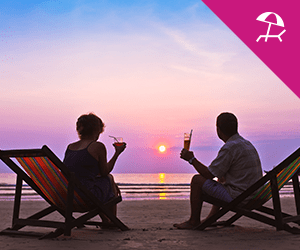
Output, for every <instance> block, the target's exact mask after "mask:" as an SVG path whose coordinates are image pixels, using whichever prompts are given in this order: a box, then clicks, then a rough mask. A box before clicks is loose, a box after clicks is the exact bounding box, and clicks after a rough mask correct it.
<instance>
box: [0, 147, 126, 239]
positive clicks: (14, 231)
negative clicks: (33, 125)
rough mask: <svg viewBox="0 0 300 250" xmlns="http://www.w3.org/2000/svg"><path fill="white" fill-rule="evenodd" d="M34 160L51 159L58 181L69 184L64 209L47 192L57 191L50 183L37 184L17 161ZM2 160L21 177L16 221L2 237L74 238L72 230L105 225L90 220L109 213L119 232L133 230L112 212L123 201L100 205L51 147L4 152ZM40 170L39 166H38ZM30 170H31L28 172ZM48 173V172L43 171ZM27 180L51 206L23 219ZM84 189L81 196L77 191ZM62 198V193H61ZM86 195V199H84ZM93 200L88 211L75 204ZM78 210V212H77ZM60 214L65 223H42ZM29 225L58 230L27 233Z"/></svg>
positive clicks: (16, 205) (14, 210)
mask: <svg viewBox="0 0 300 250" xmlns="http://www.w3.org/2000/svg"><path fill="white" fill-rule="evenodd" d="M14 158H15V159H27V160H28V159H31V160H34V161H36V160H37V159H38V160H39V158H43V159H46V160H48V161H49V162H50V163H51V166H52V167H53V168H54V169H52V170H54V171H56V172H55V173H56V174H57V175H58V176H55V177H54V178H58V177H59V178H63V179H64V180H65V181H66V183H65V184H66V188H65V190H64V192H65V193H64V194H62V196H63V197H64V198H65V199H66V200H64V204H65V205H64V206H62V205H61V204H59V203H57V202H55V197H54V199H52V198H53V197H51V194H50V195H49V194H48V193H47V192H46V191H47V190H49V189H51V188H53V187H51V186H47V185H50V183H48V184H47V183H43V185H41V184H39V183H37V181H35V180H34V178H32V176H30V174H28V172H26V171H24V169H23V168H22V167H20V166H19V164H17V162H16V161H14V160H13V159H14ZM0 159H1V160H2V161H3V162H4V163H5V164H6V165H7V166H8V167H9V168H10V169H11V170H12V171H14V172H15V173H16V174H17V180H16V190H15V198H14V209H13V218H12V227H11V228H7V229H5V230H3V231H1V232H0V234H5V235H31V236H39V237H40V239H43V238H54V237H58V236H60V235H62V234H64V235H65V236H70V235H71V230H72V229H73V228H75V227H82V226H84V225H95V226H100V227H101V226H102V225H103V224H102V223H101V222H96V221H90V219H91V218H93V217H95V216H97V215H99V213H102V214H105V215H106V216H107V217H108V218H109V219H110V220H111V221H112V222H113V223H114V224H115V226H116V227H118V228H119V229H121V230H123V231H125V230H129V228H128V227H127V226H126V225H124V224H123V223H122V222H121V221H120V220H119V219H118V218H117V217H116V216H115V215H114V214H113V213H112V212H111V209H109V208H110V207H111V206H113V205H115V204H117V203H119V202H120V201H121V200H122V197H121V196H119V197H116V198H114V199H112V200H110V201H109V202H107V203H106V204H103V203H102V202H100V201H99V200H98V199H97V198H96V197H95V196H94V195H93V194H92V193H91V192H90V191H89V190H87V188H86V187H85V186H83V185H82V184H81V183H80V182H79V180H78V179H76V177H75V175H74V173H72V172H70V171H69V169H68V168H67V167H66V166H65V165H64V164H63V163H62V162H61V160H60V159H59V158H58V157H57V156H56V155H55V154H54V153H53V152H52V151H51V150H50V149H49V148H48V147H47V146H43V147H42V148H41V149H23V150H0ZM36 168H39V165H37V166H36ZM27 171H30V169H29V170H27ZM43 171H45V170H43ZM23 181H25V182H26V183H27V184H28V185H29V186H30V187H31V188H32V189H33V190H34V191H35V192H36V193H37V194H39V195H40V196H41V197H42V198H43V199H44V200H45V201H46V202H48V203H49V205H50V206H49V207H47V208H46V209H43V210H42V211H39V212H37V213H35V214H33V215H32V216H29V217H28V218H25V219H22V218H20V216H19V215H20V206H21V197H22V183H23ZM57 189H59V190H58V191H57V190H56V192H58V193H61V192H63V190H62V188H61V187H58V188H57ZM76 190H77V191H78V190H80V191H79V192H80V195H79V194H78V192H77V191H76ZM59 195H60V194H59ZM83 195H84V199H83V198H82V197H80V196H83ZM75 196H76V197H77V198H78V199H81V198H82V199H81V202H82V201H83V200H85V201H89V202H88V204H89V205H86V202H83V203H84V205H82V204H81V205H82V206H85V207H84V208H83V207H82V206H81V207H79V209H78V204H77V205H76V203H75V198H76V197H75ZM76 209H77V210H76ZM55 211H57V212H58V213H59V214H61V215H62V216H63V218H64V221H61V222H57V221H49V220H42V218H43V217H45V216H47V215H49V214H51V213H53V212H55ZM78 211H79V212H81V213H82V214H81V215H80V216H79V217H78V218H74V216H73V215H74V212H78ZM25 226H34V227H49V228H55V229H56V230H55V231H53V232H50V233H46V234H42V235H41V234H39V233H32V232H24V231H22V230H20V229H22V228H23V227H25Z"/></svg>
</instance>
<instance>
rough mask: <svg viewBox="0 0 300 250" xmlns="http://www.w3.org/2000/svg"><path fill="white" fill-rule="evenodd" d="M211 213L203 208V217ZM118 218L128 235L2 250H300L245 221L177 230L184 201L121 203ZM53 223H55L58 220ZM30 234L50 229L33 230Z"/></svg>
mask: <svg viewBox="0 0 300 250" xmlns="http://www.w3.org/2000/svg"><path fill="white" fill-rule="evenodd" d="M46 206H47V205H46V203H45V202H43V201H23V202H22V205H21V216H23V217H25V216H26V215H30V214H32V213H33V212H34V211H36V210H37V209H41V208H43V207H46ZM282 207H283V209H284V211H286V212H290V213H293V214H294V213H295V209H294V200H293V199H292V198H283V199H282ZM12 208H13V202H12V201H1V202H0V211H1V222H0V230H2V229H5V228H7V227H10V226H11V216H12ZM209 209H210V205H208V204H205V205H204V208H203V216H205V215H206V214H207V213H208V211H209ZM118 213H119V218H120V219H121V220H122V221H123V222H124V223H125V224H126V225H127V226H128V227H130V228H131V230H130V231H126V232H122V231H119V230H101V229H99V228H95V227H90V226H89V227H85V228H82V229H73V230H72V236H70V237H66V236H60V237H58V238H56V239H47V240H38V239H37V238H33V237H23V236H18V237H12V236H4V235H1V236H0V246H1V249H3V250H18V249H31V250H35V249H38V250H40V249H43V250H48V249H49V250H50V249H51V250H53V249H91V250H93V249H161V248H163V249H285V250H288V249H299V245H300V235H292V234H290V233H287V232H284V231H279V232H277V231H276V230H275V229H274V228H273V227H269V226H267V225H265V224H262V223H259V222H256V221H254V220H251V219H247V218H245V217H243V218H241V219H240V220H238V221H237V222H236V223H235V226H234V227H228V228H211V229H209V230H205V231H193V230H177V229H174V228H173V226H172V225H173V223H177V222H182V221H184V220H186V219H187V218H188V214H189V201H188V200H144V201H123V202H121V203H120V205H119V207H118ZM52 218H56V219H59V215H53V217H52ZM30 230H31V231H38V232H42V231H49V230H51V229H44V228H31V229H30Z"/></svg>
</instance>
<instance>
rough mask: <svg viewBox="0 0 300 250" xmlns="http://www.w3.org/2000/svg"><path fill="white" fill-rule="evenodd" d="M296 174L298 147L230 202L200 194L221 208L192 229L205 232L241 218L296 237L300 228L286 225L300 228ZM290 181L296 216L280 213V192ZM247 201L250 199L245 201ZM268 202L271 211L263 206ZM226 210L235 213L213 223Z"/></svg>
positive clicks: (299, 168)
mask: <svg viewBox="0 0 300 250" xmlns="http://www.w3.org/2000/svg"><path fill="white" fill-rule="evenodd" d="M299 173H300V148H298V150H296V151H295V152H294V153H293V154H291V155H290V156H289V157H288V158H286V159H285V160H284V161H282V162H281V163H280V164H279V165H278V166H276V167H275V168H274V169H273V170H271V171H269V172H267V173H266V175H264V176H263V177H262V178H261V179H260V180H258V181H257V182H256V183H254V184H253V185H252V186H251V187H249V188H248V189H247V190H246V191H244V192H243V193H242V194H240V195H239V196H238V197H237V198H235V199H234V200H233V201H231V202H230V203H226V202H223V201H221V200H218V199H216V198H213V197H211V196H208V195H203V201H205V202H208V203H210V204H214V205H217V206H220V207H221V209H220V210H219V212H217V213H216V214H215V215H213V216H211V217H210V218H208V219H207V220H205V221H204V222H203V223H201V224H200V225H198V226H197V227H195V229H198V230H204V229H205V228H207V227H210V226H216V225H222V226H230V225H232V223H234V222H235V221H236V220H238V219H239V218H240V217H242V216H246V217H249V218H252V219H254V220H257V221H260V222H262V223H265V224H268V225H271V226H274V227H275V228H276V229H277V230H285V231H288V232H290V233H294V234H299V233H300V229H299V228H298V227H291V226H290V225H288V223H291V222H293V223H295V224H298V225H300V189H299V179H298V175H299ZM291 179H292V183H293V195H294V198H295V204H296V212H297V215H296V216H292V215H290V214H287V213H284V212H282V210H281V203H280V196H279V190H280V189H281V188H282V187H283V186H284V185H285V184H286V183H287V182H288V181H289V180H291ZM249 198H250V200H248V199H249ZM270 199H272V201H273V203H272V204H273V207H272V208H269V207H266V206H264V204H265V203H266V202H267V201H268V200H270ZM245 201H246V202H245ZM229 211H231V212H234V213H235V214H234V215H233V216H232V217H231V218H229V219H228V220H226V221H222V222H216V221H217V220H218V219H219V218H221V217H222V216H223V215H225V214H226V213H227V212H229Z"/></svg>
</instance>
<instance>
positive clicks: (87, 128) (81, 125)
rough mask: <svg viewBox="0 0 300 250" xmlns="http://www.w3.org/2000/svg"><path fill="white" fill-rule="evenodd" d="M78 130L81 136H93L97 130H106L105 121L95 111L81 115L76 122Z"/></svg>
mask: <svg viewBox="0 0 300 250" xmlns="http://www.w3.org/2000/svg"><path fill="white" fill-rule="evenodd" d="M76 130H77V133H78V136H79V138H82V137H85V136H91V135H93V134H94V133H95V132H98V131H100V133H102V132H103V131H104V123H103V122H102V120H101V119H100V118H99V117H98V116H96V115H95V114H93V113H89V114H86V115H81V116H80V117H79V118H78V119H77V122H76Z"/></svg>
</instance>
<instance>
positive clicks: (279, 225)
mask: <svg viewBox="0 0 300 250" xmlns="http://www.w3.org/2000/svg"><path fill="white" fill-rule="evenodd" d="M270 184H271V190H272V200H273V207H274V216H275V224H276V229H277V230H278V231H279V230H283V229H284V225H283V221H282V219H283V216H282V211H281V205H280V198H279V190H278V183H277V178H276V176H275V175H274V176H272V177H271V178H270Z"/></svg>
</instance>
